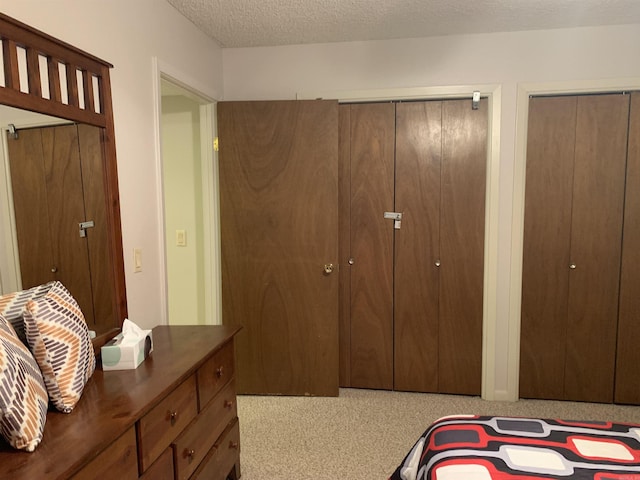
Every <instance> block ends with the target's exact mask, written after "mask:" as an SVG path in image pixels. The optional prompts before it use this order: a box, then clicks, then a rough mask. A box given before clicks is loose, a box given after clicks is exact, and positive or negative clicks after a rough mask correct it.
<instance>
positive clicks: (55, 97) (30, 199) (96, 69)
mask: <svg viewBox="0 0 640 480" xmlns="http://www.w3.org/2000/svg"><path fill="white" fill-rule="evenodd" d="M0 41H1V42H2V49H1V52H2V65H3V67H4V68H3V69H1V70H0V105H2V106H1V107H0V108H1V109H2V110H1V111H0V119H1V120H0V126H1V127H3V134H4V127H6V126H7V125H9V124H13V125H15V126H16V127H17V132H16V133H17V138H14V137H15V136H16V135H15V134H14V133H13V131H11V132H7V139H6V140H4V144H5V148H4V153H7V154H8V161H9V162H13V161H16V162H18V163H15V164H13V167H12V168H10V169H9V170H10V171H11V173H10V174H9V175H5V177H6V178H5V182H6V181H9V182H10V183H12V184H13V185H12V188H11V190H8V191H10V192H12V194H13V195H12V197H13V200H14V201H13V204H14V205H15V206H16V207H17V208H15V209H13V210H12V220H15V229H14V228H13V225H11V224H10V225H11V228H12V234H11V238H10V241H11V242H12V243H13V249H14V251H16V250H19V252H20V253H19V255H18V256H19V258H20V261H19V262H18V261H14V265H15V266H16V270H17V271H20V272H21V278H22V279H23V280H24V281H25V283H26V284H25V285H23V287H24V288H27V287H29V286H31V284H32V283H34V282H36V283H37V284H39V283H44V281H49V280H52V279H60V280H61V281H62V282H63V284H65V286H67V288H69V290H70V291H71V293H72V294H73V295H74V297H76V299H77V300H78V302H79V303H80V304H81V307H82V310H83V313H85V316H86V317H87V323H88V324H89V327H90V328H91V329H92V330H95V331H96V332H97V333H98V334H99V335H100V334H107V332H111V331H112V330H113V329H114V328H119V327H120V326H121V324H122V321H123V319H124V318H125V317H126V316H127V306H126V291H125V280H124V260H123V255H122V234H121V226H120V207H119V196H118V183H117V166H116V155H115V140H114V127H113V112H112V106H111V91H110V90H111V88H110V80H109V69H110V68H111V65H110V64H109V63H107V62H104V61H103V60H100V59H98V58H96V57H93V56H91V55H90V54H87V53H86V52H83V51H81V50H79V49H76V48H75V47H72V46H71V45H68V44H66V43H64V42H61V41H59V40H56V39H54V38H52V37H50V36H48V35H46V34H44V33H42V32H40V31H38V30H35V29H33V28H31V27H29V26H28V25H25V24H22V23H21V22H19V21H17V20H15V19H12V18H10V17H7V16H6V15H3V14H0ZM8 107H10V108H8ZM25 112H33V113H37V114H41V115H40V116H38V117H32V118H37V119H38V120H30V121H26V122H25V121H24V120H15V121H11V119H10V118H9V117H12V116H13V117H15V118H18V116H20V117H24V114H25ZM42 115H44V116H42ZM45 116H46V117H45ZM34 124H40V125H38V126H36V127H34V126H33V125H34ZM21 125H26V126H28V127H30V128H25V129H23V130H21V129H20V126H21ZM54 125H55V126H54ZM36 147H37V148H36ZM34 149H35V150H34ZM38 152H40V153H38ZM54 152H58V154H56V155H54V154H53V153H54ZM60 152H62V153H60ZM69 152H71V153H72V154H70V153H69ZM2 156H3V157H4V156H5V155H4V154H3V155H2ZM35 157H38V158H40V157H42V158H41V159H40V160H37V161H35V163H34V158H35ZM72 157H73V162H75V163H73V165H75V166H74V167H73V170H74V171H76V172H79V173H78V174H77V175H73V176H74V178H75V179H76V181H75V185H76V186H75V187H73V189H74V190H78V192H79V196H78V195H72V194H71V193H70V191H71V190H72V188H71V187H69V185H70V180H69V178H68V173H69V169H70V167H69V165H71V164H72V163H70V162H71V160H72ZM27 161H28V162H27ZM4 163H5V162H4V161H3V162H1V163H0V165H2V168H5V166H4ZM29 165H31V166H29ZM34 165H35V166H38V165H45V167H42V166H38V167H37V168H40V174H38V175H37V176H38V177H39V178H40V181H38V182H36V181H35V180H33V179H32V178H33V177H32V176H33V174H34V172H33V170H34V168H36V167H34ZM23 166H24V167H25V168H23ZM56 167H60V168H58V170H61V171H62V173H61V175H63V177H60V180H59V181H58V183H57V184H55V185H53V186H51V185H49V186H43V184H44V180H43V177H47V178H49V180H48V181H51V178H50V177H51V173H52V171H53V170H55V169H56ZM44 169H46V175H43V173H42V172H43V171H44ZM5 171H6V172H7V173H8V171H7V170H6V169H5ZM11 177H13V182H11ZM27 179H29V180H27ZM54 182H55V180H54ZM78 182H79V183H78ZM62 185H64V189H62V188H61V187H62ZM63 190H64V191H63ZM47 191H49V194H47ZM37 192H44V193H43V194H42V195H38V194H37ZM51 192H54V194H53V196H51V195H50V194H51ZM78 192H76V193H78ZM0 193H2V192H0ZM3 195H4V193H3ZM47 195H48V196H47ZM72 197H73V198H75V199H76V200H74V205H75V206H73V207H72V205H71V202H70V199H71V198H72ZM78 198H79V202H80V203H81V204H82V205H81V206H78V205H77V203H78ZM35 199H39V201H40V202H41V203H38V202H37V201H36V202H34V200H35ZM96 199H98V200H96ZM63 200H64V201H63ZM25 201H26V203H25ZM42 202H44V203H42ZM18 205H20V206H18ZM25 205H26V206H25ZM56 209H57V210H56ZM74 209H75V211H76V214H73V215H72V214H70V212H71V211H72V210H74ZM18 210H20V213H18ZM45 210H46V211H47V213H48V217H49V218H48V219H43V218H42V215H41V213H42V212H43V211H45ZM96 211H97V213H95V215H97V216H96V219H92V218H88V216H84V215H83V213H84V212H86V213H87V214H90V215H91V216H93V215H94V213H93V212H96ZM24 212H29V213H27V214H26V215H25V213H24ZM78 212H79V213H78ZM31 217H35V218H31ZM64 217H69V218H73V223H75V225H73V226H72V227H66V228H65V230H66V233H65V235H66V237H62V236H60V232H59V230H62V228H59V227H60V225H61V223H62V222H61V220H60V219H62V218H64ZM81 217H82V218H81ZM30 218H31V220H30ZM78 219H80V220H78ZM35 220H37V221H35ZM43 222H45V223H46V222H48V223H49V225H48V226H47V227H46V228H40V229H38V228H35V229H34V230H33V231H29V230H28V229H29V228H31V227H32V226H33V225H36V227H37V226H42V225H43ZM91 222H93V227H91V226H90V224H91ZM5 224H6V222H5V223H4V224H3V230H5V228H4V227H5ZM82 224H84V227H83V226H82ZM92 228H93V230H92ZM25 229H26V230H25ZM38 230H49V233H51V232H53V233H52V234H51V235H50V237H48V238H47V239H44V238H45V237H38V240H34V239H35V236H36V235H39V234H37V233H34V232H37V231H38ZM69 230H71V232H72V233H71V234H70V233H69ZM99 230H101V231H100V232H98V231H99ZM25 232H27V233H25ZM7 237H8V235H7V232H4V239H5V243H6V242H7V240H6V239H7ZM25 239H26V241H25ZM29 239H31V240H32V241H29ZM80 241H84V243H78V242H80ZM29 244H31V245H29ZM78 245H80V246H78ZM83 245H84V246H83ZM47 247H48V248H47ZM51 247H54V248H51ZM28 248H31V249H32V250H28ZM33 248H35V249H36V250H37V249H38V248H39V249H40V250H47V249H48V250H52V249H53V250H55V251H56V252H57V256H54V257H55V258H54V260H51V259H46V260H38V261H34V257H35V255H36V254H35V253H33V252H35V251H36V250H33ZM81 248H84V251H80V249H81ZM5 250H7V249H5ZM23 250H24V251H25V252H27V251H28V252H30V253H26V254H23ZM65 255H66V257H68V258H67V260H65V261H66V263H67V264H76V263H78V259H80V258H82V259H84V260H87V259H88V261H89V264H90V265H89V270H88V272H84V273H76V274H74V275H73V278H74V279H73V280H71V276H69V275H67V274H66V273H65V275H66V276H65V275H63V274H62V272H60V265H59V264H58V262H63V260H62V259H61V258H62V257H65ZM93 262H95V263H93ZM5 263H6V261H5ZM80 263H83V262H80ZM34 265H35V266H36V267H38V268H35V267H34ZM38 269H40V270H41V271H44V272H45V273H47V272H48V276H47V275H46V274H45V273H38V274H35V276H34V274H32V272H31V270H34V271H37V270H38ZM67 271H68V269H67V268H66V267H65V272H67ZM97 271H101V273H100V274H99V276H96V272H97ZM30 275H31V276H30ZM38 275H40V276H38ZM83 275H84V277H83ZM65 278H66V279H68V280H65ZM82 278H85V279H87V280H86V283H88V284H89V287H90V288H89V293H88V294H87V293H82V292H81V287H82V283H85V282H83V280H81V279H82ZM67 283H69V285H67ZM3 288H4V286H3ZM81 298H82V299H83V300H81ZM96 312H98V313H96Z"/></svg>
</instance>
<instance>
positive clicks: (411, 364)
mask: <svg viewBox="0 0 640 480" xmlns="http://www.w3.org/2000/svg"><path fill="white" fill-rule="evenodd" d="M396 114H397V116H396V211H398V212H402V215H403V217H402V227H401V229H400V230H396V232H395V289H394V290H395V292H394V298H395V302H394V339H395V354H394V371H395V375H394V388H395V389H396V390H408V391H419V392H437V391H438V315H439V313H438V309H439V300H438V297H439V286H438V285H439V281H438V267H437V266H436V261H437V260H438V259H439V240H440V233H439V232H440V173H441V150H442V148H441V144H442V102H437V101H433V102H410V103H400V104H398V105H397V106H396Z"/></svg>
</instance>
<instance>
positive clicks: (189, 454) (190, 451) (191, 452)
mask: <svg viewBox="0 0 640 480" xmlns="http://www.w3.org/2000/svg"><path fill="white" fill-rule="evenodd" d="M195 455H196V451H195V450H194V449H193V448H189V449H185V451H184V456H185V457H187V458H188V459H189V463H191V462H192V461H193V457H195Z"/></svg>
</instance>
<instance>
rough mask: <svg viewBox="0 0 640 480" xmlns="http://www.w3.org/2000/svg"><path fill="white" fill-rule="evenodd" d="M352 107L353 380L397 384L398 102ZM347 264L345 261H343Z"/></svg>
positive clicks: (359, 385)
mask: <svg viewBox="0 0 640 480" xmlns="http://www.w3.org/2000/svg"><path fill="white" fill-rule="evenodd" d="M340 108H348V109H349V111H350V128H349V136H350V170H351V177H350V179H351V188H350V204H351V205H350V208H351V227H350V228H351V235H350V247H351V248H350V252H351V253H350V255H351V258H352V261H351V263H352V265H350V266H349V270H350V276H351V279H350V290H351V303H350V335H351V345H350V349H351V354H350V358H349V362H350V376H351V386H352V387H357V388H381V389H388V390H390V389H392V388H393V221H392V220H387V219H385V218H384V212H391V211H393V208H394V157H395V152H394V150H395V105H394V104H393V103H372V104H358V105H346V106H341V107H340ZM345 267H346V265H345Z"/></svg>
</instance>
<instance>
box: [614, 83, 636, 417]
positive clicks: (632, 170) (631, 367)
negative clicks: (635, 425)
mask: <svg viewBox="0 0 640 480" xmlns="http://www.w3.org/2000/svg"><path fill="white" fill-rule="evenodd" d="M622 242H623V243H622V270H621V276H620V310H619V312H620V313H619V319H618V351H617V363H616V389H615V402H616V403H632V404H636V405H638V404H640V369H639V368H638V366H639V365H640V348H638V345H640V328H639V326H640V248H639V246H640V93H633V94H632V95H631V115H630V120H629V150H628V157H627V185H626V201H625V210H624V231H623V236H622Z"/></svg>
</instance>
